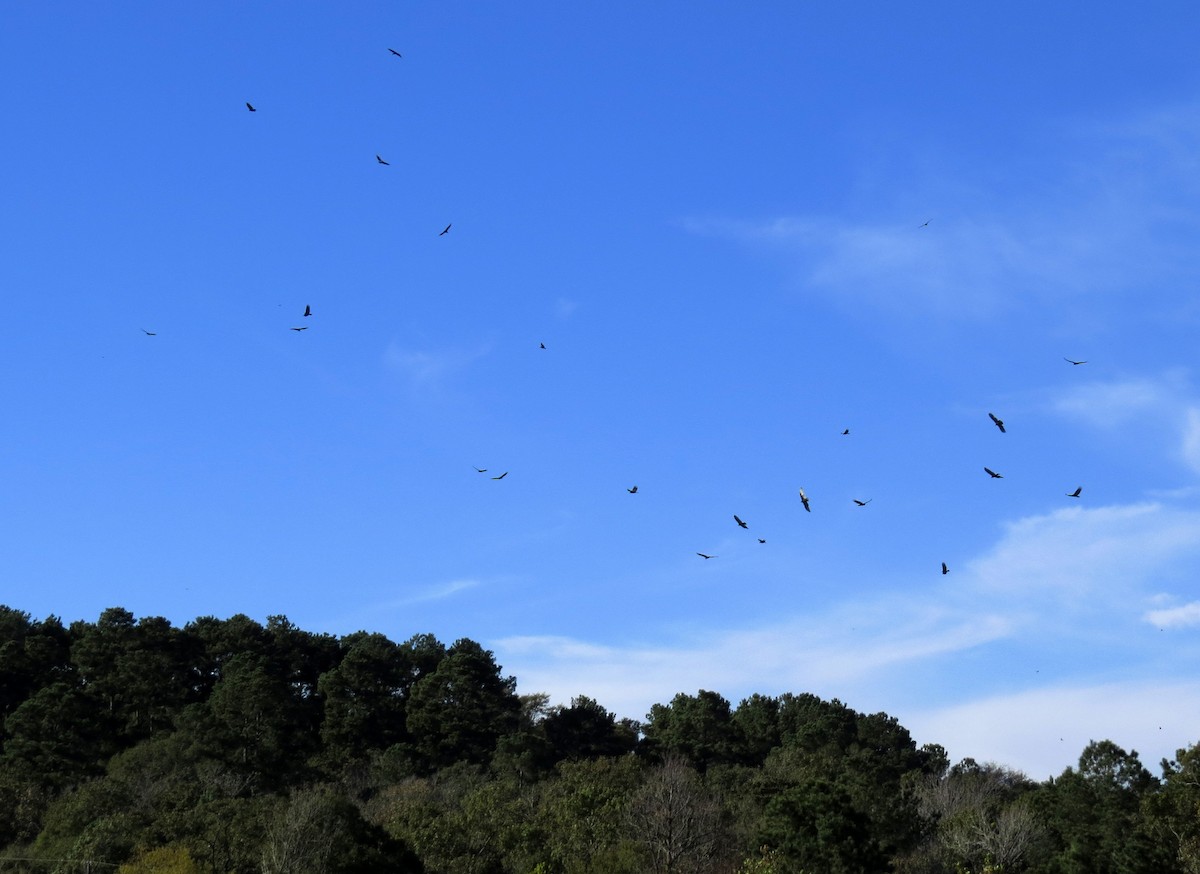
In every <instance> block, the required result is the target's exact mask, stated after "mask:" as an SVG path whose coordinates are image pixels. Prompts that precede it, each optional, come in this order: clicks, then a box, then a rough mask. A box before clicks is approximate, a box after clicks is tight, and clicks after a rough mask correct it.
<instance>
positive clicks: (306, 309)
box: [304, 304, 312, 316]
mask: <svg viewBox="0 0 1200 874" xmlns="http://www.w3.org/2000/svg"><path fill="white" fill-rule="evenodd" d="M304 315H306V316H311V315H312V307H310V306H309V305H308V304H305V305H304Z"/></svg>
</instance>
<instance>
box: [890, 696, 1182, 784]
mask: <svg viewBox="0 0 1200 874" xmlns="http://www.w3.org/2000/svg"><path fill="white" fill-rule="evenodd" d="M895 715H896V716H898V718H899V719H900V721H901V723H902V724H903V725H904V726H905V727H906V728H908V729H909V731H911V732H912V733H913V736H914V737H915V738H916V739H917V741H918V743H926V742H933V743H940V744H942V746H944V747H946V749H947V751H948V752H949V753H950V757H951V759H952V760H957V759H961V758H965V757H968V756H969V757H971V758H974V759H977V760H979V761H994V762H999V763H1001V764H1004V765H1008V766H1009V767H1013V768H1017V769H1019V770H1021V771H1024V772H1025V773H1026V774H1027V775H1029V776H1030V777H1032V778H1034V779H1035V780H1042V779H1045V778H1046V777H1050V776H1057V775H1058V774H1060V773H1062V771H1063V769H1064V768H1066V767H1068V766H1075V765H1077V763H1078V760H1079V754H1080V752H1082V751H1083V748H1084V747H1085V746H1086V745H1087V744H1088V743H1089V742H1090V741H1092V740H1105V739H1107V740H1112V741H1113V742H1115V743H1116V744H1118V745H1119V746H1121V747H1123V748H1124V749H1125V750H1126V751H1131V750H1136V751H1137V753H1138V757H1139V758H1140V759H1141V762H1142V764H1143V765H1145V766H1146V767H1147V768H1149V770H1150V771H1151V772H1154V771H1156V770H1157V766H1158V763H1159V761H1160V760H1161V759H1163V758H1171V757H1173V756H1174V755H1175V751H1176V750H1177V749H1179V748H1181V747H1184V746H1187V745H1188V744H1191V743H1195V726H1196V725H1197V724H1200V682H1198V681H1192V680H1188V681H1180V682H1175V681H1169V682H1162V681H1159V680H1145V681H1128V682H1119V683H1099V684H1078V685H1056V686H1053V687H1043V688H1038V689H1028V690H1025V691H1022V692H1016V693H1013V694H1006V695H996V696H989V697H985V698H979V699H977V700H974V701H968V702H966V703H963V704H957V705H954V706H951V707H942V708H936V709H930V710H913V711H909V712H899V713H897V714H895Z"/></svg>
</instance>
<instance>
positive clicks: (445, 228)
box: [438, 222, 454, 237]
mask: <svg viewBox="0 0 1200 874" xmlns="http://www.w3.org/2000/svg"><path fill="white" fill-rule="evenodd" d="M450 224H451V225H452V224H454V222H451V223H450ZM448 233H450V225H446V227H444V228H442V232H441V233H440V234H438V236H439V237H444V236H446V234H448Z"/></svg>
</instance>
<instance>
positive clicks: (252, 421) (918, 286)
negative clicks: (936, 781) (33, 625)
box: [0, 2, 1200, 779]
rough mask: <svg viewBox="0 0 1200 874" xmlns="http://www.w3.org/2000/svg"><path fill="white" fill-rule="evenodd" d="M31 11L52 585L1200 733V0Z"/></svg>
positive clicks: (1179, 739) (32, 219) (1000, 717)
mask: <svg viewBox="0 0 1200 874" xmlns="http://www.w3.org/2000/svg"><path fill="white" fill-rule="evenodd" d="M1047 6H1049V7H1050V8H1047ZM4 18H5V24H4V27H3V29H2V30H0V67H2V70H0V72H2V73H3V76H4V79H5V81H6V82H9V83H10V87H9V88H7V89H5V90H4V92H3V93H2V94H0V101H2V108H3V113H4V118H5V127H6V135H5V136H4V137H3V138H2V139H0V162H2V165H3V167H4V168H5V171H4V179H5V184H4V205H5V208H4V209H3V210H2V211H0V233H2V238H3V240H4V249H5V256H4V258H3V259H0V288H2V289H3V292H4V313H3V318H0V366H2V367H3V370H4V372H5V374H6V379H5V380H4V381H3V384H2V386H0V394H2V397H3V408H4V411H5V415H4V416H3V418H2V419H0V423H2V424H0V438H2V439H0V446H2V447H3V448H2V450H0V477H2V481H3V482H4V486H5V487H4V489H3V495H4V497H3V500H4V502H5V507H6V524H5V525H4V527H3V530H2V532H0V578H2V579H3V581H4V589H5V592H6V594H4V595H3V598H2V600H3V601H4V602H6V603H8V604H9V605H11V606H13V607H17V608H19V609H23V610H26V611H29V612H30V613H32V614H34V615H35V616H39V617H40V616H44V615H47V614H51V613H53V614H56V615H60V616H62V617H63V618H64V619H66V620H73V619H95V617H96V616H97V615H98V614H99V612H100V611H101V610H103V609H104V608H105V607H108V606H114V605H119V606H123V607H126V608H128V609H130V610H132V611H133V612H134V613H135V614H137V615H139V616H140V615H162V616H166V617H168V618H170V619H171V620H172V621H174V622H176V623H179V624H182V623H185V622H187V621H189V620H191V619H193V618H195V617H197V616H201V615H217V616H228V615H232V614H234V613H239V612H240V613H246V614H248V615H250V616H253V617H255V618H258V619H260V620H265V618H266V616H268V615H271V614H285V615H287V616H288V617H289V618H290V619H291V620H292V621H293V622H296V623H297V624H299V625H301V626H303V627H305V628H309V629H313V630H319V631H328V632H331V633H336V634H344V633H349V632H351V631H354V630H357V629H360V628H366V629H369V630H376V631H381V632H383V633H386V634H388V635H389V636H390V637H392V638H393V639H397V640H403V639H407V638H408V637H409V636H411V635H412V634H415V633H420V632H427V631H428V632H432V633H434V634H436V635H438V637H440V638H442V639H443V640H446V641H452V640H454V639H455V638H457V637H461V636H467V637H471V638H474V639H476V640H479V641H481V642H482V643H484V644H485V645H486V646H488V647H489V648H491V649H493V650H494V651H495V652H496V654H497V657H498V659H499V661H500V662H501V663H502V665H503V666H504V669H505V671H506V672H508V673H512V674H515V675H516V676H517V678H518V680H519V683H520V691H522V692H537V691H545V692H548V693H550V694H551V695H552V696H553V698H554V699H555V700H556V701H566V700H568V699H569V698H570V697H571V696H573V695H576V694H587V695H590V696H592V697H595V698H597V699H598V700H599V701H601V703H603V704H605V705H606V706H607V707H609V708H610V709H613V710H615V711H617V712H618V713H619V714H620V715H623V716H633V717H642V716H643V715H644V714H645V712H646V711H647V709H648V708H649V706H650V705H651V704H653V703H655V702H665V701H668V700H670V698H671V697H672V696H673V695H675V694H676V693H677V692H681V691H683V692H689V693H693V694H694V693H695V692H696V691H697V690H698V689H701V688H704V689H712V690H715V691H718V692H720V693H721V694H723V695H725V696H726V697H727V698H729V699H730V700H731V701H732V702H733V703H734V704H736V703H737V701H738V700H740V698H742V697H744V696H745V695H748V694H750V693H751V692H755V691H757V692H763V693H770V694H778V693H781V692H784V691H794V692H803V691H810V692H815V693H817V694H820V695H822V696H824V697H837V698H840V699H841V700H843V701H845V702H846V703H847V704H849V705H850V706H852V707H855V708H856V709H859V710H863V711H867V712H875V711H878V710H884V711H886V712H888V713H890V714H892V715H894V716H896V717H897V718H899V719H900V721H901V722H902V723H903V724H904V725H906V726H907V727H909V728H910V730H911V731H912V732H913V734H914V736H915V738H916V739H917V741H918V743H925V742H937V743H942V744H944V745H945V746H946V747H947V748H948V749H949V751H950V754H951V756H952V757H954V758H960V757H963V756H973V757H975V758H977V759H980V760H985V759H990V760H995V761H999V762H1002V763H1004V764H1008V765H1010V766H1014V767H1020V768H1023V769H1025V770H1027V771H1028V772H1029V773H1030V775H1031V776H1033V777H1035V778H1039V779H1040V778H1042V777H1045V776H1047V775H1049V774H1051V773H1057V772H1058V771H1060V770H1061V769H1062V768H1063V767H1065V766H1067V765H1069V764H1072V763H1074V762H1075V760H1076V758H1077V757H1078V754H1079V751H1080V750H1081V749H1082V747H1083V746H1084V745H1085V744H1086V743H1087V741H1088V740H1089V739H1091V738H1102V737H1107V738H1111V739H1112V740H1114V741H1116V742H1117V743H1120V744H1121V745H1123V746H1125V747H1126V748H1136V749H1137V750H1138V751H1139V753H1140V754H1141V755H1142V757H1143V761H1144V762H1145V763H1146V764H1147V765H1149V766H1151V767H1152V768H1153V767H1155V766H1156V764H1157V762H1158V760H1159V758H1161V757H1163V756H1170V755H1172V754H1173V752H1174V750H1175V749H1176V748H1178V747H1180V746H1184V745H1187V744H1191V743H1194V742H1196V741H1197V740H1200V737H1198V736H1197V728H1196V726H1197V725H1200V676H1198V675H1197V671H1196V668H1195V665H1196V664H1197V663H1198V662H1197V655H1198V654H1200V646H1198V645H1197V644H1198V639H1197V633H1198V631H1200V592H1198V591H1197V585H1196V582H1195V581H1196V577H1197V571H1198V570H1200V489H1198V488H1197V486H1198V485H1200V482H1198V476H1200V384H1198V377H1197V372H1196V370H1197V352H1196V343H1195V338H1196V337H1197V335H1198V332H1200V295H1198V292H1200V250H1198V249H1197V247H1196V243H1195V241H1196V239H1197V232H1198V231H1200V158H1198V157H1197V156H1198V155H1200V68H1198V67H1197V66H1196V64H1195V61H1194V49H1195V46H1196V45H1197V44H1200V16H1198V15H1197V13H1196V10H1195V8H1194V7H1193V6H1192V5H1191V4H1185V3H1181V2H1168V3H1161V4H1154V5H1152V6H1150V7H1139V8H1138V9H1137V10H1132V9H1130V8H1129V7H1128V6H1126V5H1125V4H1116V3H1097V4H1090V5H1088V6H1087V7H1086V8H1084V7H1081V6H1078V5H1072V4H1049V5H1048V4H1040V3H1029V2H1018V3H1015V4H1006V5H1005V6H1003V7H989V8H982V7H980V8H975V7H972V8H969V9H967V8H964V7H962V5H961V4H952V3H922V4H909V5H896V4H884V3H861V4H826V5H825V6H821V5H818V4H801V3H762V4H757V5H755V6H754V7H753V8H751V7H749V6H747V5H746V4H737V3H700V4H697V3H684V2H663V3H655V4H649V5H647V4H641V3H622V2H617V3H605V4H561V3H541V2H528V3H520V4H472V5H458V6H454V5H446V4H426V5H419V4H398V3H397V4H383V3H366V2H363V3H342V4H318V3H308V2H305V3H287V4H284V3H266V2H263V3H255V4H244V3H240V4H235V3H230V2H213V3H207V4H203V5H194V4H193V5H188V6H180V5H178V4H175V5H168V6H164V5H163V4H161V3H148V2H146V3H143V2H126V3H121V4H100V5H97V4H84V3H74V2H70V3H65V4H58V5H56V6H54V7H53V8H51V7H48V6H45V5H37V4H22V5H19V6H13V7H10V8H9V9H7V10H6V12H5V16H4ZM389 47H390V48H394V49H396V50H397V51H399V52H400V53H401V54H402V55H403V57H402V58H397V57H395V56H393V55H391V54H390V53H389V52H388V48H389ZM246 102H250V103H252V104H253V105H254V106H255V107H256V109H257V111H256V112H254V113H250V112H248V111H247V109H246V107H245V103H246ZM376 155H380V156H381V157H382V158H383V159H384V160H386V161H388V162H389V165H388V166H383V165H381V164H379V163H377V161H376V158H375V156H376ZM926 223H928V224H926ZM447 224H451V225H452V227H451V230H450V232H449V233H447V234H445V235H439V231H441V230H442V228H443V227H445V226H446V225H447ZM306 305H307V306H311V307H312V312H313V315H312V316H311V317H309V318H304V317H303V315H302V313H303V311H304V307H305V306H306ZM301 326H304V327H307V328H308V330H306V331H303V332H295V331H292V330H290V329H291V328H293V327H301ZM145 331H150V332H153V334H154V336H147V335H146V334H145V333H144V332H145ZM542 343H544V344H545V347H546V348H545V349H541V348H539V344H542ZM1064 357H1070V358H1073V359H1076V360H1086V361H1087V364H1085V365H1079V366H1073V365H1071V364H1069V363H1067V362H1066V361H1064V360H1063V359H1064ZM988 412H995V413H996V414H997V415H998V416H999V417H1000V418H1002V419H1003V420H1004V421H1005V424H1006V428H1007V433H1004V434H1001V433H1000V432H999V431H998V429H996V428H995V427H994V426H993V425H992V423H991V421H990V420H989V419H988V417H987V414H988ZM846 428H849V429H850V434H849V435H842V433H841V432H842V431H843V430H844V429H846ZM984 466H987V467H990V468H992V469H993V470H996V471H998V472H1000V473H1001V474H1003V476H1004V478H1003V479H998V480H993V479H991V478H989V477H988V476H987V475H986V474H985V473H984V472H983V467H984ZM475 467H481V468H487V471H488V472H487V473H484V474H480V473H477V472H476V471H475V469H474V468H475ZM505 471H508V476H507V477H506V478H505V479H503V480H493V479H492V478H491V477H492V476H494V475H497V474H499V473H503V472H505ZM633 485H637V486H638V492H637V494H635V495H631V494H629V493H628V492H627V491H626V490H627V489H628V488H629V487H631V486H633ZM1080 486H1081V487H1082V489H1083V491H1082V494H1081V496H1080V498H1079V499H1071V498H1069V497H1067V496H1066V494H1067V493H1068V492H1071V491H1073V490H1074V489H1075V488H1076V487H1080ZM799 488H804V489H805V491H806V492H807V494H808V496H809V497H810V499H811V501H812V512H811V513H806V512H805V511H804V509H803V507H802V506H801V504H800V501H799V496H798V489H799ZM855 498H857V499H860V500H868V499H870V501H871V502H870V503H869V504H868V505H867V506H865V507H861V508H860V507H857V506H856V505H855V504H854V503H853V499H855ZM734 514H737V515H739V516H740V517H741V518H742V519H744V520H745V521H746V522H747V524H748V525H749V529H748V530H742V529H740V528H739V527H738V526H737V525H736V524H735V523H734V521H733V518H732V517H733V515H734ZM759 537H761V538H764V539H765V540H766V541H767V542H766V543H765V544H760V543H759V542H758V538H759ZM697 552H704V553H708V554H714V555H716V556H717V558H715V559H713V560H710V561H705V560H703V559H701V558H699V557H698V556H697V555H696V553H697ZM943 561H944V562H946V563H947V564H948V565H949V566H950V573H949V574H948V575H945V576H943V575H942V574H941V573H940V565H941V562H943Z"/></svg>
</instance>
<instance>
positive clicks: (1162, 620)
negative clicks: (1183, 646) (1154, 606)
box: [1142, 601, 1200, 628]
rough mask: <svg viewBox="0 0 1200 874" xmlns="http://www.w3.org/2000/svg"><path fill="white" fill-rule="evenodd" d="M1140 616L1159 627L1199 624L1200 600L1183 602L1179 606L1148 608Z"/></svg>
mask: <svg viewBox="0 0 1200 874" xmlns="http://www.w3.org/2000/svg"><path fill="white" fill-rule="evenodd" d="M1142 618H1143V619H1145V620H1146V621H1147V622H1149V623H1150V624H1151V625H1157V626H1158V627H1159V628H1185V627H1187V626H1189V625H1200V601H1192V602H1191V603H1190V604H1183V605H1181V606H1179V607H1166V608H1163V609H1161V610H1148V611H1147V612H1146V614H1145V615H1144V616H1143V617H1142Z"/></svg>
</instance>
